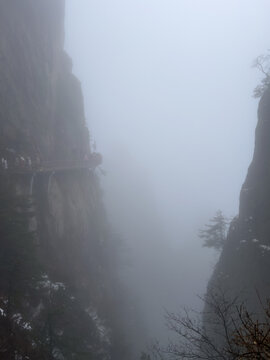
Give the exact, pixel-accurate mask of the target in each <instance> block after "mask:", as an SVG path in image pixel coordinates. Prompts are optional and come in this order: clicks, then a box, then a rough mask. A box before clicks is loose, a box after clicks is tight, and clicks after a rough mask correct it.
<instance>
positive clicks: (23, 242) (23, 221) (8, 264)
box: [0, 188, 41, 360]
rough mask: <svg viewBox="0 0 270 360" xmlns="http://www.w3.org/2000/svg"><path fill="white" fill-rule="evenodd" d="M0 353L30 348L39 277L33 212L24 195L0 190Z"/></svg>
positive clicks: (18, 352) (14, 353)
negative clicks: (31, 229) (32, 316)
mask: <svg viewBox="0 0 270 360" xmlns="http://www.w3.org/2000/svg"><path fill="white" fill-rule="evenodd" d="M0 204H1V206H0V248H1V251H0V274H1V277H0V344H1V345H0V354H3V356H4V357H5V359H7V360H8V359H14V358H16V357H21V358H22V359H24V358H25V357H26V356H27V354H28V353H29V352H30V351H31V347H32V346H31V343H32V326H31V323H30V319H31V316H30V313H31V311H30V309H31V305H32V304H31V303H32V302H33V299H34V297H35V296H34V294H35V292H36V284H37V281H38V280H39V278H40V274H41V267H40V266H39V264H38V261H37V256H36V247H37V246H36V238H35V233H34V232H33V231H30V229H29V221H30V219H31V217H32V216H33V213H32V203H31V200H30V199H29V198H27V197H23V196H16V195H14V194H13V193H12V191H7V189H5V190H4V188H2V189H1V193H0Z"/></svg>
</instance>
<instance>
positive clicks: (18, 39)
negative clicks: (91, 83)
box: [0, 0, 89, 161]
mask: <svg viewBox="0 0 270 360" xmlns="http://www.w3.org/2000/svg"><path fill="white" fill-rule="evenodd" d="M0 32H1V35H0V64H1V87H0V102H1V107H0V117H1V124H0V127H1V132H0V139H1V150H2V151H5V149H6V148H14V150H15V151H16V152H18V153H21V154H22V155H24V156H27V155H29V156H31V155H32V156H39V157H40V158H41V160H43V161H45V160H56V159H59V160H62V159H63V158H71V157H74V156H82V155H85V154H86V153H88V152H89V146H88V132H87V128H86V126H85V119H84V109H83V101H82V94H81V88H80V84H79V82H78V80H77V79H76V78H75V77H74V76H73V75H72V73H71V67H72V65H71V60H70V59H69V57H68V55H67V54H66V53H65V52H64V51H63V41H64V1H63V0H57V1H52V0H49V1H46V2H44V1H41V0H37V1H31V0H25V1H18V0H15V1H9V2H8V1H2V2H1V4H0Z"/></svg>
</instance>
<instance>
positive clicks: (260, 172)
mask: <svg viewBox="0 0 270 360" xmlns="http://www.w3.org/2000/svg"><path fill="white" fill-rule="evenodd" d="M269 145H270V89H268V90H266V91H265V93H264V94H263V96H262V98H261V100H260V103H259V108H258V125H257V128H256V136H255V150H254V156H253V160H252V162H251V165H250V167H249V169H248V174H247V177H246V180H245V182H244V184H243V186H242V189H241V194H240V208H239V216H238V217H236V218H235V219H234V220H233V221H232V223H231V225H230V229H229V234H228V239H227V242H226V244H225V247H224V249H223V252H222V254H221V256H220V259H219V261H218V264H217V265H216V268H215V270H214V274H213V276H212V279H211V280H210V282H209V285H208V287H209V291H210V288H213V287H215V286H218V287H221V288H222V289H223V290H224V291H225V292H227V293H230V294H231V295H233V296H239V297H240V299H241V301H245V302H246V304H247V306H248V308H249V309H250V311H254V312H256V313H258V316H259V314H260V312H261V311H262V307H261V304H260V300H259V298H261V300H263V301H264V300H266V299H267V298H269V293H270V281H269V273H268V271H269V269H270V146H269Z"/></svg>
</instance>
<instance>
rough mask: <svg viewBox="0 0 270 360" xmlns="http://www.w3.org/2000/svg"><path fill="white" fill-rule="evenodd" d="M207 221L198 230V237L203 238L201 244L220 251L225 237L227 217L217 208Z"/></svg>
mask: <svg viewBox="0 0 270 360" xmlns="http://www.w3.org/2000/svg"><path fill="white" fill-rule="evenodd" d="M209 221H210V223H209V224H206V225H205V228H204V229H201V230H199V237H200V238H201V239H203V246H205V247H208V248H214V249H215V250H217V251H221V250H222V248H223V246H224V243H225V241H226V237H227V231H228V224H229V222H228V219H227V218H226V217H225V216H224V215H223V213H222V211H220V210H218V211H217V212H216V214H215V216H214V217H213V218H212V219H210V220H209Z"/></svg>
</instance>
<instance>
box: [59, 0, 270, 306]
mask: <svg viewBox="0 0 270 360" xmlns="http://www.w3.org/2000/svg"><path fill="white" fill-rule="evenodd" d="M66 2H67V10H66V15H67V16H66V48H67V51H68V53H69V54H70V55H71V57H72V59H73V64H74V68H73V71H74V73H75V74H76V76H77V77H78V78H79V79H80V81H81V82H82V87H83V93H84V98H85V109H86V117H87V122H88V124H89V128H90V130H91V134H92V136H93V138H94V139H95V140H96V142H97V148H98V150H99V151H101V152H102V153H103V156H104V167H105V168H106V167H107V169H109V170H110V171H108V174H107V178H106V182H107V183H108V182H110V176H111V177H113V176H115V177H116V178H117V174H113V172H114V170H113V168H114V166H112V164H117V165H115V172H116V173H117V171H118V172H119V168H121V162H120V164H119V161H118V162H117V159H115V157H117V156H119V151H120V152H121V151H123V152H126V153H127V154H128V156H129V157H130V159H133V160H134V164H135V163H136V164H137V165H136V166H139V168H140V170H139V171H141V172H143V173H144V176H145V179H147V180H146V183H147V186H150V188H151V191H152V194H151V196H152V197H153V198H154V201H155V204H156V207H157V210H158V212H159V215H160V221H161V223H162V224H163V226H164V229H165V232H167V234H168V238H167V241H168V243H173V244H177V246H178V247H179V249H180V250H179V251H180V253H181V251H182V253H183V252H184V251H186V254H188V258H187V256H186V255H185V259H183V264H184V265H181V264H179V272H181V271H182V272H183V271H184V272H186V274H187V275H188V276H189V277H190V278H191V279H193V278H194V282H193V283H192V281H193V280H191V285H190V284H189V288H191V289H189V290H187V292H188V291H190V292H194V293H198V292H200V291H202V289H204V287H205V284H206V282H205V281H206V279H207V277H208V276H209V274H210V272H211V268H212V266H213V263H212V262H211V261H210V260H209V256H208V255H206V252H207V250H205V249H202V248H201V246H200V244H199V242H198V239H197V236H196V235H197V233H198V229H199V228H200V227H201V226H202V225H203V224H204V223H205V222H207V220H208V219H209V218H210V217H211V216H212V215H213V214H214V213H215V211H216V210H217V209H221V210H223V211H224V212H225V214H227V215H228V216H230V215H235V214H237V212H238V199H239V192H240V187H241V185H242V183H243V181H244V178H245V175H246V172H247V168H248V165H249V163H250V161H251V158H252V153H253V147H254V129H255V126H256V112H257V103H258V100H256V99H253V98H252V92H253V89H254V87H255V86H256V85H257V84H258V83H259V81H260V78H261V75H260V74H259V73H258V72H257V71H256V70H254V69H252V68H251V64H252V61H253V60H254V58H255V57H256V56H258V55H260V54H262V53H265V52H266V51H267V49H268V48H269V47H270V44H269V34H270V22H269V14H270V1H268V0H66ZM119 149H122V150H119ZM138 164H139V165H138ZM117 166H118V168H117ZM139 168H138V169H139ZM121 170H122V172H121V171H120V172H119V173H118V175H119V176H120V173H121V176H124V174H125V172H124V171H123V169H121ZM124 170H125V169H124ZM128 178H129V176H127V179H128ZM123 182H124V179H123ZM121 186H122V184H121ZM147 186H146V187H147ZM105 193H106V189H105ZM125 210H126V209H125ZM111 211H112V210H111ZM155 211H156V210H155ZM188 249H190V251H189V250H188ZM180 260H181V259H180ZM179 262H180V263H181V261H179ZM194 267H195V271H193V273H192V268H193V269H194ZM202 274H203V275H202ZM196 278H199V280H198V281H197V283H196ZM198 283H199V284H200V286H201V287H199V288H198ZM192 284H194V286H193V285H192ZM196 287H197V288H196ZM184 292H185V291H184ZM184 300H186V298H185V299H184Z"/></svg>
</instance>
